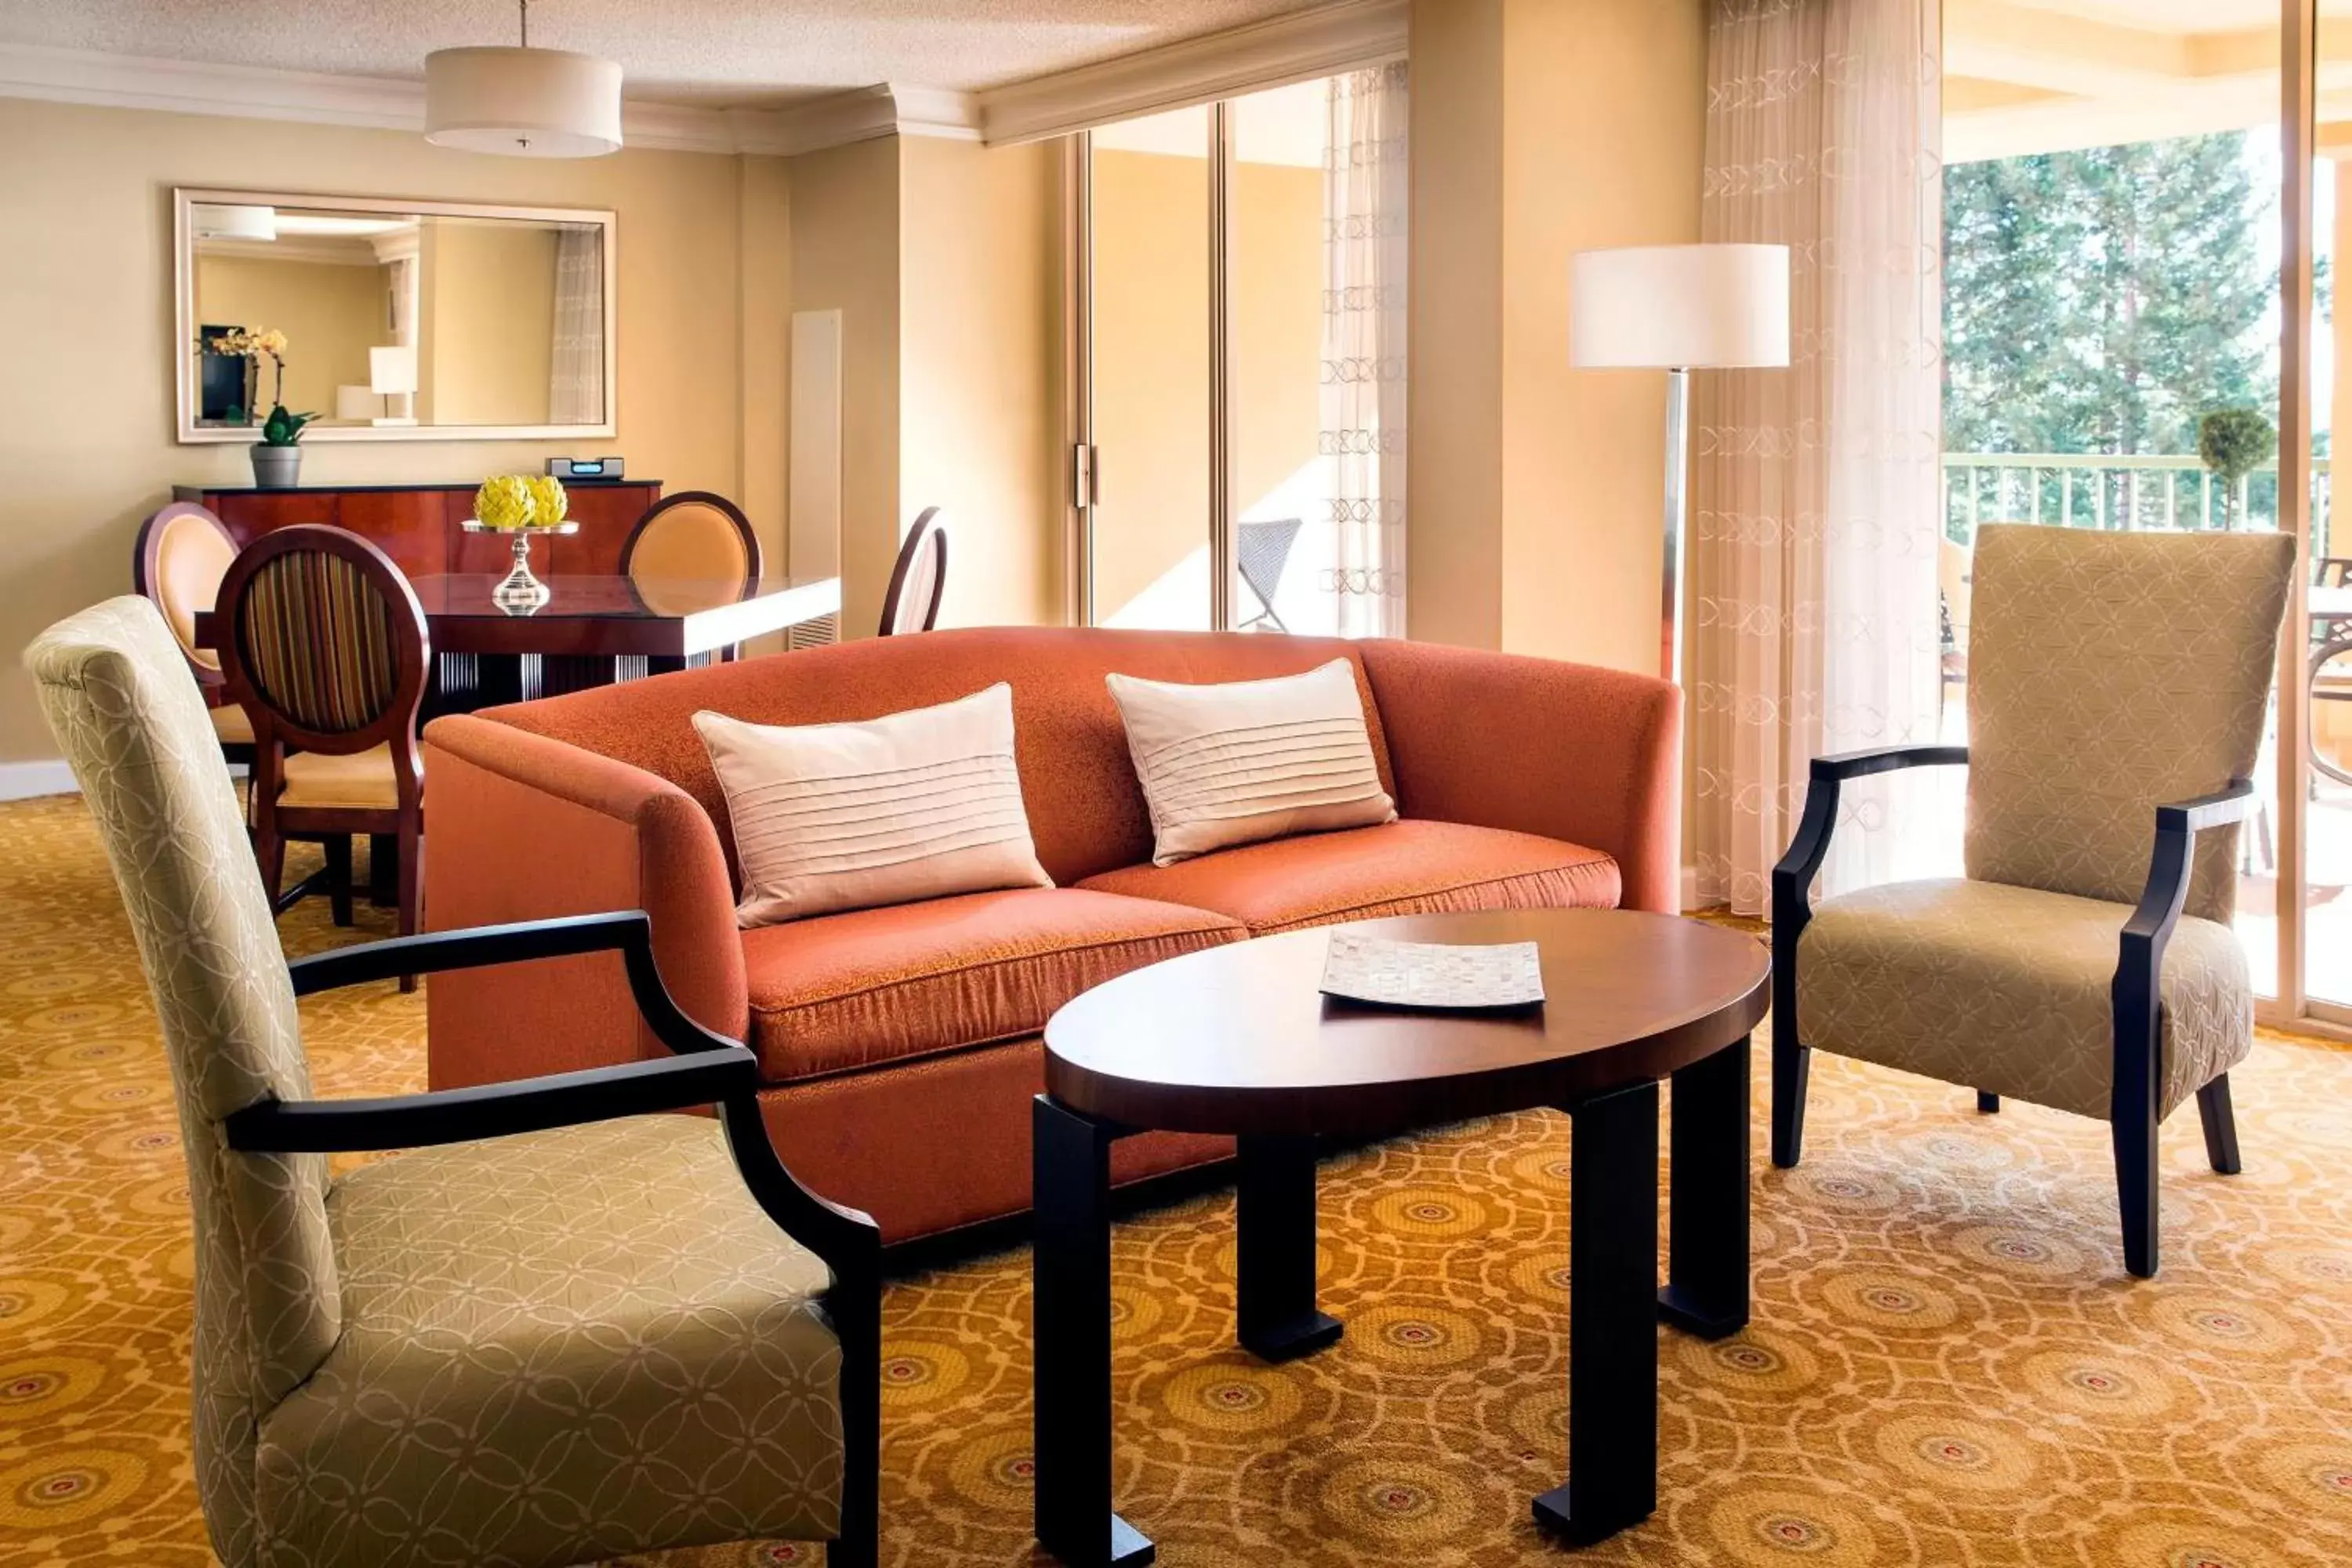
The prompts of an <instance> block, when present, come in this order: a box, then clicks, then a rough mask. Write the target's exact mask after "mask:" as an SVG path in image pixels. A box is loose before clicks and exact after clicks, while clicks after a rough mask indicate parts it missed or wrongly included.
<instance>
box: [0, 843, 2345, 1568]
mask: <svg viewBox="0 0 2352 1568" xmlns="http://www.w3.org/2000/svg"><path fill="white" fill-rule="evenodd" d="M0 844H5V849H6V853H5V855H0V1040H5V1042H6V1049H5V1054H0V1126H5V1128H6V1129H7V1130H8V1131H7V1143H6V1153H7V1158H6V1159H5V1161H0V1562H5V1563H10V1564H11V1565H12V1568H13V1565H14V1564H16V1563H26V1564H27V1565H28V1568H32V1565H47V1564H69V1563H70V1564H78V1563H95V1562H99V1561H101V1560H104V1561H110V1562H115V1561H131V1562H137V1563H142V1564H161V1565H165V1568H178V1565H183V1564H184V1565H186V1568H198V1565H201V1564H205V1563H209V1562H210V1561H211V1558H210V1554H209V1552H207V1550H206V1548H205V1536H204V1527H203V1523H202V1521H201V1519H200V1517H199V1515H198V1513H197V1509H196V1502H195V1495H194V1489H193V1487H192V1484H191V1480H190V1477H191V1473H192V1468H193V1459H192V1456H191V1455H190V1453H189V1449H188V1436H187V1398H188V1395H187V1383H186V1358H187V1354H188V1338H189V1302H190V1293H191V1282H190V1258H191V1256H192V1255H191V1251H190V1243H189V1233H188V1217H187V1213H186V1207H185V1205H186V1196H185V1183H184V1175H183V1173H182V1170H181V1165H180V1159H181V1152H180V1147H179V1142H178V1128H177V1122H176V1117H175V1114H174V1111H173V1103H172V1096H171V1088H170V1083H169V1080H168V1078H167V1076H166V1074H165V1071H164V1067H163V1057H162V1052H161V1049H160V1047H159V1045H158V1043H157V1041H156V1038H155V1034H154V1026H153V1022H152V1015H151V1014H150V1012H149V1010H148V1007H147V1004H146V999H145V994H144V991H143V988H142V984H141V982H140V979H139V973H138V965H137V960H136V956H135V954H134V952H133V951H132V948H131V942H130V938H129V935H128V931H127V929H126V928H125V926H124V923H123V921H122V917H121V910H120V907H119V905H118V904H117V902H116V899H115V893H114V889H113V886H112V882H111V879H110V876H109V873H108V870H107V867H106V863H105V860H104V858H103V857H102V855H101V854H100V851H99V848H98V846H97V842H96V840H95V838H94V837H93V836H92V835H91V833H90V832H89V825H88V823H87V820H86V819H85V817H84V816H83V815H82V812H81V809H80V807H79V804H78V803H77V802H75V801H72V800H69V799H62V800H43V801H27V802H20V803H16V804H11V805H0ZM315 864H316V851H315V850H312V851H307V852H305V853H304V854H303V855H298V857H297V864H296V865H295V866H294V867H292V868H289V869H290V871H291V873H292V874H300V873H301V872H303V871H307V870H309V869H310V868H312V867H313V866H315ZM282 931H283V932H284V935H285V938H286V942H287V944H288V946H289V950H291V951H293V952H312V951H317V950H319V949H320V948H323V947H326V946H330V945H333V944H335V943H337V942H348V941H352V940H355V939H373V938H377V937H382V936H385V935H388V934H390V921H389V918H388V916H387V915H386V914H385V913H384V912H383V911H381V910H367V909H364V908H363V909H362V911H361V915H360V929H359V930H358V931H350V932H346V931H335V930H334V929H333V928H331V926H330V925H329V924H328V923H327V920H326V913H325V910H324V908H323V905H322V904H321V903H320V902H319V901H316V900H312V901H310V902H306V903H305V904H303V905H302V906H300V907H299V908H298V909H296V910H294V911H292V912H290V913H289V915H288V916H287V917H286V919H285V921H283V922H282ZM303 1017H304V1026H305V1032H306V1038H307V1040H308V1042H309V1045H310V1051H311V1055H312V1060H313V1065H314V1068H315V1072H316V1076H317V1079H318V1082H319V1088H320V1092H321V1093H322V1094H330V1095H352V1094H383V1093H397V1092H402V1091H406V1090H411V1089H417V1088H419V1087H421V1086H422V1082H423V1076H424V1050H423V1041H424V1031H425V1007H424V999H423V997H422V996H421V995H414V996H402V995H400V994H398V993H397V992H396V991H395V990H394V988H393V987H392V986H391V985H389V984H385V985H381V986H368V987H362V988H359V989H358V990H355V991H352V992H346V993H340V994H328V995H323V996H319V997H314V998H310V999H309V1000H307V1001H306V1002H305V1003H304V1004H303ZM1762 1044H1763V1043H1762V1040H1761V1038H1760V1037H1759V1050H1758V1058H1757V1067H1758V1072H1757V1087H1758V1089H1759V1098H1758V1100H1757V1104H1756V1110H1755V1125H1756V1127H1757V1128H1758V1129H1759V1132H1758V1137H1757V1140H1756V1159H1757V1163H1756V1166H1755V1175H1756V1188H1755V1192H1756V1227H1755V1235H1756V1238H1757V1248H1756V1274H1755V1320H1754V1323H1753V1326H1752V1327H1751V1328H1750V1329H1749V1330H1748V1331H1746V1332H1744V1333H1742V1334H1739V1335H1737V1336H1735V1337H1733V1338H1731V1339H1728V1340H1726V1341H1723V1342H1720V1343H1716V1344H1709V1343H1706V1342H1702V1341H1698V1340H1695V1339H1691V1338H1689V1337H1687V1336H1685V1335H1682V1334H1678V1333H1675V1332H1672V1331H1664V1332H1663V1333H1662V1335H1661V1339H1660V1347H1659V1348H1660V1358H1659V1360H1660V1368H1661V1381H1660V1402H1659V1433H1660V1452H1661V1465H1660V1473H1659V1487H1658V1499H1659V1503H1658V1511H1657V1513H1656V1515H1655V1516H1654V1518H1653V1519H1651V1520H1650V1521H1649V1522H1647V1523H1646V1524H1643V1525H1642V1526H1640V1527H1638V1528H1636V1529H1634V1530H1632V1531H1626V1532H1625V1533H1623V1534H1622V1535H1620V1536H1618V1537H1616V1538H1615V1539H1613V1540H1611V1541H1609V1542H1603V1543H1602V1544H1601V1545H1599V1546H1597V1547H1593V1548H1590V1549H1588V1550H1586V1551H1583V1552H1567V1551H1565V1550H1563V1549H1561V1548H1559V1547H1557V1546H1555V1545H1553V1544H1551V1543H1550V1542H1548V1541H1546V1540H1545V1539H1544V1538H1543V1537H1542V1536H1541V1535H1540V1534H1539V1533H1538V1531H1537V1530H1536V1528H1535V1526H1534V1524H1533V1522H1532V1521H1531V1520H1530V1518H1529V1516H1528V1500H1529V1499H1530V1498H1531V1497H1533V1496H1534V1495H1536V1494H1537V1493H1538V1492H1541V1491H1544V1490H1546V1489H1549V1488H1551V1487H1554V1486H1557V1485H1558V1484H1559V1480H1560V1479H1561V1477H1562V1475H1563V1473H1564V1467H1565V1463H1566V1458H1567V1456H1566V1447H1567V1415H1568V1405H1567V1360H1566V1352H1567V1330H1568V1325H1567V1309H1566V1300H1567V1297H1566V1289H1567V1284H1568V1273H1567V1265H1568V1178H1569V1165H1568V1153H1569V1128H1568V1123H1567V1121H1566V1119H1565V1118H1563V1117H1559V1116H1557V1115H1552V1114H1549V1113H1529V1114H1526V1115H1521V1116H1513V1117H1506V1118H1502V1119H1499V1120H1497V1121H1489V1122H1485V1123H1481V1124H1477V1125H1474V1126H1465V1127H1455V1128H1447V1129H1441V1130H1438V1131H1433V1132H1430V1133H1428V1134H1425V1135H1423V1136H1421V1137H1418V1138H1414V1139H1411V1140H1405V1141H1401V1142H1393V1143H1388V1144H1382V1145H1378V1146H1374V1147H1371V1148H1367V1149H1361V1150H1355V1151H1349V1152H1346V1153H1344V1154H1342V1155H1340V1156H1339V1157H1337V1158H1335V1159H1333V1160H1332V1161H1330V1162H1329V1163H1327V1165H1326V1166H1325V1168H1324V1171H1323V1173H1322V1178H1321V1215H1322V1235H1321V1237H1320V1239H1321V1243H1322V1258H1323V1279H1324V1286H1323V1290H1324V1294H1323V1299H1322V1302H1321V1305H1322V1306H1323V1307H1324V1308H1325V1309H1326V1310H1328V1311H1331V1312H1332V1313H1334V1314H1335V1315H1337V1316H1339V1317H1340V1318H1341V1319H1342V1320H1343V1321H1345V1322H1346V1324H1347V1335H1346V1337H1345V1338H1344V1339H1342V1340H1341V1341H1340V1342H1339V1344H1337V1345H1335V1346H1333V1347H1332V1348H1331V1349H1330V1350H1328V1351H1327V1352H1323V1353H1321V1354H1319V1355H1317V1356H1314V1357H1310V1358H1308V1359H1307V1360H1304V1361H1300V1362H1294V1363H1287V1364H1285V1365H1282V1366H1274V1367H1269V1366H1262V1365H1260V1364H1258V1363H1255V1361H1253V1360H1251V1359H1250V1358H1249V1357H1247V1356H1246V1355H1244V1354H1243V1353H1241V1352H1238V1351H1237V1350H1236V1349H1235V1348H1234V1345H1233V1342H1232V1334H1233V1319H1232V1291H1233V1280H1232V1272H1231V1270H1232V1258H1233V1247H1232V1228H1231V1227H1232V1200H1231V1198H1230V1196H1229V1195H1228V1196H1212V1197H1208V1198H1202V1199H1196V1200H1193V1201H1191V1202H1188V1203H1186V1204H1182V1205H1175V1206H1173V1207H1171V1208H1168V1209H1163V1210H1160V1211H1157V1212H1154V1213H1150V1214H1146V1215H1142V1216H1139V1217H1138V1218H1136V1219H1134V1220H1132V1221H1130V1222H1129V1223H1126V1224H1124V1225H1122V1226H1120V1228H1119V1230H1118V1235H1117V1237H1116V1241H1115V1247H1114V1271H1115V1276H1116V1279H1115V1287H1114V1289H1115V1306H1114V1310H1113V1322H1114V1343H1115V1346H1116V1350H1115V1355H1114V1373H1115V1381H1116V1384H1117V1388H1118V1411H1117V1416H1116V1431H1117V1443H1118V1454H1117V1460H1116V1466H1115V1468H1116V1473H1117V1478H1118V1492H1119V1506H1120V1509H1121V1510H1122V1511H1123V1512H1124V1513H1125V1514H1126V1516H1127V1517H1128V1519H1129V1521H1132V1522H1133V1523H1134V1524H1135V1525H1137V1527H1138V1528H1139V1529H1141V1530H1143V1531H1145V1532H1146V1533H1148V1534H1150V1536H1151V1537H1152V1538H1153V1539H1154V1540H1155V1541H1157V1542H1159V1544H1160V1561H1161V1562H1162V1563H1165V1564H1168V1565H1169V1568H1395V1565H1399V1564H1408V1563H1409V1564H1412V1565H1413V1568H1517V1565H1519V1564H1548V1563H1563V1564H1564V1563H1578V1564H1597V1565H1609V1568H1627V1565H1634V1564H1655V1565H1674V1568H1681V1565H1684V1564H1718V1563H1719V1564H1736V1565H1765V1568H1882V1565H1884V1568H1902V1565H1918V1568H1944V1565H1948V1564H1958V1565H1963V1568H2011V1565H2013V1568H2051V1565H2055V1564H2068V1565H2080V1568H2322V1565H2341V1564H2344V1563H2352V1394H2347V1372H2346V1370H2345V1369H2346V1368H2347V1366H2352V1243H2347V1240H2346V1238H2347V1237H2352V1184H2347V1166H2346V1163H2345V1159H2344V1154H2345V1151H2346V1149H2347V1147H2352V1134H2347V1131H2346V1129H2347V1127H2352V1117H2347V1112H2346V1110H2345V1109H2344V1108H2346V1107H2347V1106H2352V1050H2347V1049H2343V1048H2340V1047H2332V1046H2328V1045H2325V1044H2322V1043H2319V1042H2315V1041H2311V1040H2305V1039H2298V1038H2294V1037H2286V1036H2280V1035H2273V1034H2265V1035H2264V1036H2263V1038H2262V1040H2261V1042H2260V1044H2259V1045H2258V1046H2257V1047H2256V1048H2255V1052H2254V1055H2253V1058H2252V1060H2251V1061H2249V1062H2248V1063H2247V1064H2246V1065H2245V1066H2244V1067H2242V1068H2240V1069H2239V1070H2238V1071H2237V1072H2236V1073H2235V1074H2233V1075H2232V1081H2233V1083H2234V1085H2235V1088H2236V1094H2237V1100H2238V1106H2239V1118H2240V1123H2241V1136H2242V1142H2243V1145H2244V1149H2245V1157H2246V1162H2247V1173H2246V1175H2245V1176H2244V1177H2242V1178H2237V1179H2231V1178H2224V1177H2220V1176H2215V1175H2213V1174H2212V1173H2210V1172H2209V1171H2207V1170H2206V1169H2205V1166H2204V1161H2203V1157H2202V1156H2203V1151H2202V1148H2201V1146H2200V1141H2199V1139H2198V1136H2197V1130H2196V1121H2195V1118H2194V1115H2193V1113H2189V1114H2187V1115H2186V1117H2185V1119H2176V1120H2175V1121H2173V1122H2172V1123H2171V1124H2170V1125H2169V1126H2168V1128H2167V1129H2166V1142H2165V1146H2164V1173H2163V1175H2164V1203H2165V1217H2166V1225H2167V1228H2166V1234H2165V1248H2166V1251H2165V1264H2164V1275H2163V1277H2162V1278H2161V1279H2158V1280H2155V1281H2151V1282H2147V1283H2133V1282H2131V1281H2129V1280H2128V1279H2126V1277H2125V1276H2124V1273H2123V1269H2122V1259H2121V1257H2120V1248H2119V1245H2118V1240H2117V1237H2116V1234H2115V1200H2114V1189H2113V1185H2112V1183H2113V1175H2112V1165H2111V1163H2110V1155H2109V1152H2108V1147H2107V1142H2106V1136H2105V1128H2104V1127H2102V1126H2100V1125H2099V1124H2096V1123H2094V1122H2090V1121H2081V1120H2079V1119H2075V1118H2071V1117H2066V1116H2062V1115H2059V1114H2057V1113H2055V1112H2050V1111H2044V1110H2037V1109H2036V1108H2034V1107H2032V1106H2026V1105H2020V1104H2015V1103H2011V1104H2010V1105H2007V1106H2005V1107H2004V1108H2003V1110H2002V1112H2001V1114H2000V1116H1998V1117H1979V1116H1977V1115H1976V1114H1975V1112H1974V1110H1973V1100H1972V1098H1971V1096H1970V1095H1969V1092H1968V1091H1967V1090H1966V1089H1950V1088H1947V1087H1945V1086H1943V1085H1939V1084H1935V1083H1930V1082H1927V1081H1926V1080H1923V1079H1911V1078H1906V1077H1904V1076H1902V1075H1900V1074H1896V1073H1892V1072H1886V1071H1883V1070H1881V1069H1878V1068H1871V1067H1867V1066H1864V1065H1862V1064H1858V1063H1853V1062H1848V1061H1842V1060H1839V1059H1837V1058H1816V1060H1815V1062H1814V1066H1813V1075H1812V1114H1811V1122H1810V1125H1809V1129H1808V1144H1809V1153H1808V1157H1807V1161H1806V1163H1805V1164H1804V1165H1803V1166H1802V1167H1801V1168H1800V1169H1799V1170H1797V1171H1795V1172H1780V1171H1775V1170H1773V1169H1771V1168H1770V1167H1769V1165H1767V1164H1766V1163H1763V1160H1762V1144H1763V1139H1762V1134H1761V1129H1762V1128H1763V1126H1764V1125H1765V1110H1764V1101H1763V1100H1762V1097H1761V1091H1762V1089H1763V1087H1764V1083H1763V1071H1762V1067H1763V1058H1764V1052H1763V1049H1762ZM1668 1110H1669V1113H1671V1100H1669V1101H1668ZM1663 1229H1664V1227H1663V1226H1662V1237H1661V1239H1662V1240H1663V1239H1664V1237H1663ZM885 1314H886V1328H885V1345H884V1366H883V1398H884V1415H883V1420H884V1432H885V1443H884V1454H883V1480H882V1497H883V1507H884V1510H885V1516H886V1544H885V1548H884V1561H885V1562H886V1563H889V1564H892V1565H893V1568H967V1565H971V1568H978V1565H990V1568H1029V1565H1031V1564H1033V1563H1041V1562H1042V1561H1043V1559H1042V1558H1039V1557H1038V1556H1037V1555H1036V1554H1035V1553H1034V1547H1033V1543H1032V1542H1031V1540H1030V1537H1029V1510H1030V1504H1031V1499H1032V1497H1033V1496H1034V1484H1035V1468H1034V1458H1033V1455H1032V1453H1031V1436H1030V1429H1029V1419H1030V1417H1029V1377H1030V1348H1029V1342H1028V1328H1029V1279H1028V1262H1027V1258H1026V1257H1025V1255H1022V1254H1007V1255H1001V1256H995V1257H989V1258H976V1259H972V1260H971V1261H968V1262H965V1263H962V1264H961V1265H958V1266H955V1267H950V1268H939V1269H935V1270H931V1271H929V1272H926V1273H923V1274H921V1275H919V1276H916V1277H914V1278H911V1279H906V1280H902V1281H899V1282H898V1283H896V1284H895V1285H894V1286H893V1287H892V1289H891V1290H890V1292H889V1295H888V1297H887V1302H886V1306H885ZM823 1557H824V1553H823V1551H822V1549H821V1548H819V1547H814V1546H808V1545H799V1544H793V1543H779V1542H765V1543H757V1544H751V1543H746V1544H741V1545H733V1546H726V1547H714V1548H709V1549H705V1550H702V1551H699V1552H674V1553H666V1554H663V1555H661V1556H658V1557H653V1558H646V1559H640V1560H638V1561H640V1562H643V1563H663V1564H675V1565H677V1568H687V1565H688V1564H692V1565H696V1568H703V1565H720V1564H726V1565H734V1564H741V1565H744V1568H752V1565H774V1564H797V1563H810V1564H814V1563H820V1562H822V1561H823Z"/></svg>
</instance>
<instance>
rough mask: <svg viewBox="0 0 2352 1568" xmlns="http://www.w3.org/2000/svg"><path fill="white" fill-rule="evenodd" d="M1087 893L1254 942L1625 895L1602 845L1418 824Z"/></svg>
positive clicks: (1129, 875) (1183, 866)
mask: <svg viewBox="0 0 2352 1568" xmlns="http://www.w3.org/2000/svg"><path fill="white" fill-rule="evenodd" d="M1079 886H1080V888H1081V889H1090V890H1093V891H1096V892H1104V893H1118V894H1122V895H1124V896H1126V897H1129V898H1139V899H1162V900H1167V901H1168V902H1170V903H1172V904H1189V905H1192V906H1193V907H1194V908H1196V909H1203V910H1215V911H1217V912H1218V913H1219V914H1223V915H1230V916H1231V917H1233V918H1234V920H1236V921H1240V922H1241V923H1242V924H1243V925H1244V926H1246V927H1248V928H1249V931H1250V933H1251V934H1252V935H1263V934H1265V932H1268V931H1292V930H1296V929H1297V928H1298V927H1300V926H1314V925H1329V924H1331V923H1332V922H1334V921H1360V920H1373V919H1377V918H1378V917H1380V916H1382V915H1422V914H1444V913H1447V912H1451V911H1454V910H1529V909H1588V908H1589V909H1614V908H1615V907H1616V905H1617V900H1618V892H1619V881H1618V875H1617V862H1616V861H1615V860H1613V859H1612V858H1610V857H1608V856H1607V855H1604V854H1602V853H1601V851H1600V850H1598V849H1587V848H1586V847H1583V846H1582V845H1580V844H1570V843H1566V842H1564V841H1562V840H1560V839H1557V838H1543V837H1538V836H1536V835H1535V834H1532V833H1511V832H1507V831H1506V830H1504V829H1502V828H1499V827H1473V826H1469V825H1467V824H1465V823H1459V822H1430V821H1426V820H1423V819H1419V818H1412V817H1407V818H1404V819H1402V820H1400V821H1396V822H1391V823H1385V824H1382V825H1381V826H1378V827H1357V828H1350V829H1348V830H1346V831H1343V832H1339V833H1318V834H1310V835H1307V836H1306V837H1298V838H1277V839H1275V840H1273V841H1272V842H1270V843H1265V844H1249V845H1244V846H1242V847H1239V848H1236V849H1221V850H1218V851H1217V852H1216V853H1214V854H1212V855H1202V856H1200V857H1198V858H1194V859H1191V860H1182V861H1179V862H1178V863H1177V864H1175V865H1173V866H1129V867H1127V868H1123V869H1120V870H1117V871H1107V872H1105V873H1104V874H1103V875H1101V876H1099V877H1089V878H1087V880H1086V881H1084V882H1083V883H1081V884H1079Z"/></svg>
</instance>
